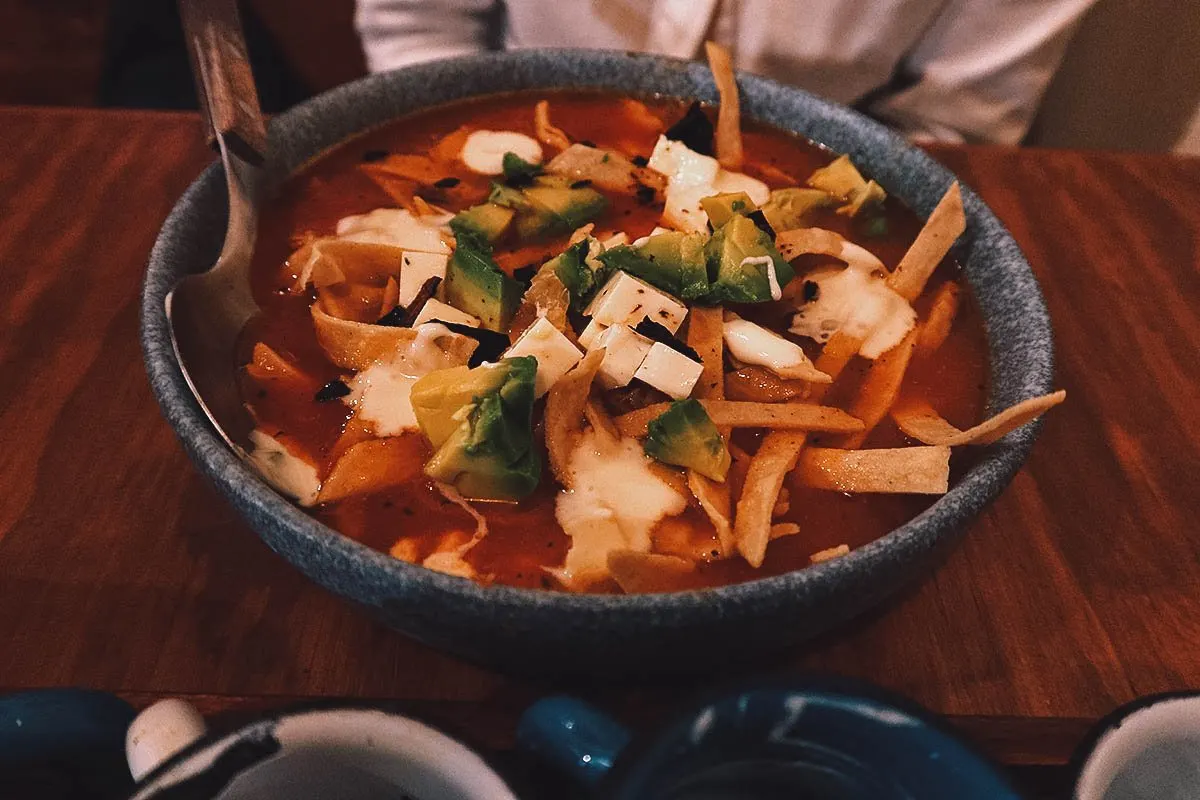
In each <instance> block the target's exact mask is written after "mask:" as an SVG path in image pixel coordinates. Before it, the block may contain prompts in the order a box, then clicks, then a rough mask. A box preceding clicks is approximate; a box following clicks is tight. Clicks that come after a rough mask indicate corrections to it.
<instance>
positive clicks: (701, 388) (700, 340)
mask: <svg viewBox="0 0 1200 800" xmlns="http://www.w3.org/2000/svg"><path fill="white" fill-rule="evenodd" d="M723 320H724V312H723V311H722V309H721V307H720V306H714V307H711V308H709V307H706V306H695V307H694V308H692V310H691V312H690V313H689V314H688V332H687V343H688V346H689V347H691V348H692V349H693V350H695V351H696V353H697V355H699V356H700V363H701V364H703V365H704V371H703V372H701V373H700V380H699V381H697V382H696V388H695V389H694V390H693V391H692V395H693V396H694V397H696V398H699V399H709V400H724V399H725V380H724V377H723V376H724V371H725V363H724V357H725V334H724V323H723Z"/></svg>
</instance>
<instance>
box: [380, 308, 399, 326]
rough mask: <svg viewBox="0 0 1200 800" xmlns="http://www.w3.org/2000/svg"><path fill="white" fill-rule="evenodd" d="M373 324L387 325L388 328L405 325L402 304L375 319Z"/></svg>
mask: <svg viewBox="0 0 1200 800" xmlns="http://www.w3.org/2000/svg"><path fill="white" fill-rule="evenodd" d="M375 324H376V325H387V326H388V327H389V328H403V327H406V326H405V325H404V306H396V307H395V308H393V309H392V310H391V311H389V312H388V313H386V314H384V315H383V316H382V317H380V318H379V319H377V320H375Z"/></svg>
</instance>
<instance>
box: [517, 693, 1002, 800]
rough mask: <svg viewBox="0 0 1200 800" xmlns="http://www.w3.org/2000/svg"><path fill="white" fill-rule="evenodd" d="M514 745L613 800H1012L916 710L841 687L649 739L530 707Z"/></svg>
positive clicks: (595, 716)
mask: <svg viewBox="0 0 1200 800" xmlns="http://www.w3.org/2000/svg"><path fill="white" fill-rule="evenodd" d="M518 739H519V742H520V744H521V746H522V747H523V748H524V749H526V750H527V751H530V752H532V753H534V754H536V755H537V756H539V757H540V758H541V759H542V760H543V761H545V762H547V763H549V764H550V765H552V766H555V767H557V768H559V769H560V770H561V771H564V772H567V773H568V774H570V775H571V776H573V777H574V778H575V779H576V780H577V781H578V782H580V783H583V784H586V785H589V786H591V787H592V788H593V790H594V792H595V794H596V796H598V797H603V798H606V799H607V798H611V800H735V798H736V799H737V800H803V799H804V798H814V800H815V799H816V798H820V800H916V799H917V798H919V799H920V800H963V798H973V799H974V800H1016V799H1017V798H1018V797H1019V795H1018V794H1017V792H1016V791H1015V790H1014V789H1013V788H1012V787H1011V786H1010V785H1009V783H1008V782H1007V780H1006V779H1005V778H1004V777H1003V776H1002V775H1001V774H1000V773H999V772H998V771H997V770H996V769H995V768H994V767H992V766H991V765H990V764H989V763H988V762H987V761H986V760H985V759H983V758H982V757H981V756H979V755H978V754H976V753H975V752H973V751H972V750H971V749H970V748H968V747H967V746H966V745H964V744H963V743H962V742H960V741H959V740H958V739H956V738H955V737H954V736H952V735H951V734H950V733H948V732H947V731H945V730H944V729H943V728H941V727H940V726H939V725H938V724H937V723H936V722H934V721H933V720H932V719H931V718H929V717H928V716H927V715H926V714H924V713H923V712H921V711H919V710H917V709H915V708H910V707H908V706H907V704H904V703H902V702H901V701H898V700H895V699H885V698H884V697H882V696H881V695H879V694H877V693H876V692H875V690H870V689H865V688H863V687H856V688H854V689H849V688H845V684H840V683H827V684H826V683H810V684H804V685H795V686H791V687H770V688H756V689H747V690H744V691H740V692H735V693H733V694H728V695H725V696H722V697H720V698H718V699H716V700H714V701H711V702H708V703H705V704H702V705H700V706H697V707H696V708H694V709H693V710H692V711H690V712H689V713H687V714H685V715H683V716H682V717H679V718H678V719H676V720H675V722H673V723H672V724H670V725H669V726H668V727H667V728H665V729H663V730H662V731H661V732H659V733H657V734H656V735H654V736H653V737H651V738H650V739H648V740H646V741H644V742H632V741H631V738H630V736H629V734H628V732H626V731H625V730H624V729H623V728H621V726H620V725H618V724H617V723H615V722H614V721H613V720H611V719H609V718H608V717H605V716H604V715H602V714H600V713H599V712H598V711H596V710H595V709H593V708H591V707H590V706H587V705H586V704H583V703H581V702H579V701H577V700H573V699H570V698H565V697H555V698H548V699H546V700H542V701H540V702H538V703H537V704H535V705H534V706H533V707H531V708H530V709H529V710H528V711H527V712H526V714H525V715H524V717H523V718H522V720H521V725H520V728H519V730H518Z"/></svg>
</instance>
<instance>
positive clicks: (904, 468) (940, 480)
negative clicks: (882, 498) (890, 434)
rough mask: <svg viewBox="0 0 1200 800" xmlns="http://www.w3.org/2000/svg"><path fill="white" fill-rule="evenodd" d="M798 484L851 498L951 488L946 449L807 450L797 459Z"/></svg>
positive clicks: (940, 491) (927, 492)
mask: <svg viewBox="0 0 1200 800" xmlns="http://www.w3.org/2000/svg"><path fill="white" fill-rule="evenodd" d="M797 469H798V470H799V477H800V482H801V483H802V484H803V485H805V486H808V487H810V488H813V489H830V490H832V491H835V492H849V493H850V494H864V493H877V494H945V493H946V491H947V490H948V489H949V485H950V448H949V447H897V448H891V449H886V450H839V449H836V448H831V447H810V448H809V449H807V450H805V451H804V453H803V454H801V456H800V461H799V465H798V466H797Z"/></svg>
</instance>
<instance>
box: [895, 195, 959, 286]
mask: <svg viewBox="0 0 1200 800" xmlns="http://www.w3.org/2000/svg"><path fill="white" fill-rule="evenodd" d="M966 229H967V217H966V214H965V213H964V212H963V204H962V191H961V190H960V189H959V187H958V181H955V182H954V183H952V184H950V188H949V189H948V190H947V191H946V194H945V195H944V196H943V197H942V199H941V201H940V202H939V203H938V204H937V208H935V209H934V210H933V213H932V214H930V215H929V219H928V221H926V223H925V227H923V228H921V232H920V233H918V234H917V238H916V240H915V241H914V242H913V243H912V246H911V247H909V248H908V252H907V253H905V254H904V258H902V259H900V263H899V264H897V265H896V269H895V270H894V271H893V272H892V274H891V276H890V277H888V286H889V287H890V288H891V289H892V290H893V291H894V292H896V294H898V295H900V296H901V297H903V298H904V299H905V300H907V301H908V302H910V303H911V302H912V301H913V300H916V299H917V297H918V296H919V295H920V294H921V292H922V291H924V290H925V284H926V283H928V282H929V276H931V275H933V271H934V270H935V269H937V266H938V264H940V263H942V259H943V258H945V257H946V253H948V252H950V247H951V245H953V244H954V242H955V240H956V239H958V237H959V236H961V235H962V233H963V231H965V230H966Z"/></svg>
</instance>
